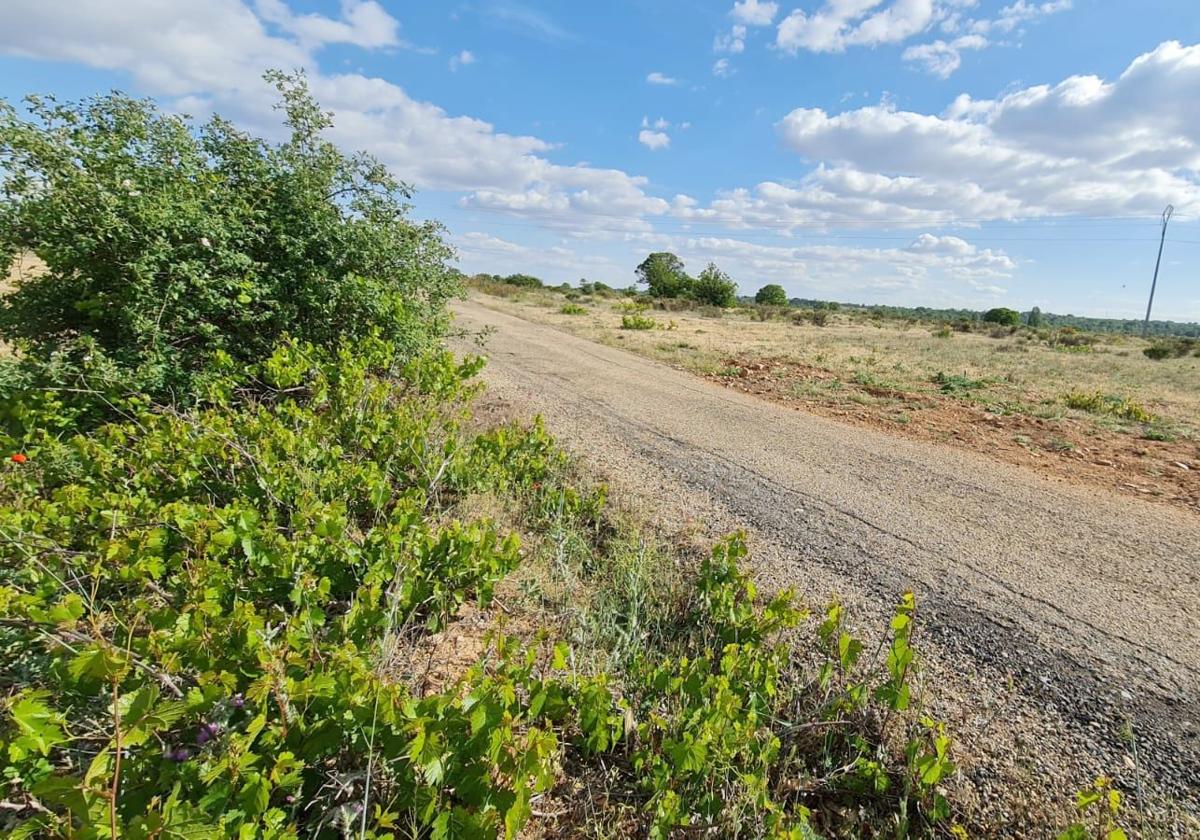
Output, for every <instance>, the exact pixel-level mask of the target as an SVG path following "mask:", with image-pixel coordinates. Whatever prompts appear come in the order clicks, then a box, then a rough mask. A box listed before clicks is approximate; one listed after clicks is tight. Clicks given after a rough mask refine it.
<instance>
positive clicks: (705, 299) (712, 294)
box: [692, 263, 737, 306]
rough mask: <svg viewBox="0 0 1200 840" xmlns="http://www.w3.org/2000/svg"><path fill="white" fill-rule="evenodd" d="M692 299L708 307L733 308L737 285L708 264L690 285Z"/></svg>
mask: <svg viewBox="0 0 1200 840" xmlns="http://www.w3.org/2000/svg"><path fill="white" fill-rule="evenodd" d="M692 297H694V298H695V299H696V300H697V301H699V302H700V303H707V304H709V305H710V306H733V305H734V304H735V303H737V284H736V283H734V282H733V281H732V280H730V279H729V275H728V274H726V273H725V272H724V271H721V269H719V268H717V267H716V266H715V265H714V264H713V263H709V264H708V267H707V268H706V269H704V271H702V272H700V276H699V277H697V278H696V280H695V281H694V282H693V283H692Z"/></svg>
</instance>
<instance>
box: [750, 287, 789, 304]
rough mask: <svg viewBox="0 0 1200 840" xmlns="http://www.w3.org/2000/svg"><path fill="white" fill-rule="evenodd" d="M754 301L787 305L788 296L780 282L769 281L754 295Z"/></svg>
mask: <svg viewBox="0 0 1200 840" xmlns="http://www.w3.org/2000/svg"><path fill="white" fill-rule="evenodd" d="M754 302H755V303H761V304H763V305H764V306H787V305H788V296H787V292H786V291H784V289H783V286H780V285H779V284H778V283H768V284H767V285H765V286H763V287H762V288H761V289H759V290H758V292H757V293H756V294H755V295H754Z"/></svg>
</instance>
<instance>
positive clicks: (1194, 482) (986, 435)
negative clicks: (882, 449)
mask: <svg viewBox="0 0 1200 840" xmlns="http://www.w3.org/2000/svg"><path fill="white" fill-rule="evenodd" d="M724 364H725V366H726V369H725V371H723V372H721V373H709V374H702V375H703V376H704V378H706V379H708V380H710V381H712V382H716V383H720V384H721V385H724V386H725V387H727V388H731V389H733V390H736V391H742V392H744V393H749V394H754V395H756V396H759V397H764V398H766V399H769V400H772V401H774V402H777V403H781V404H783V405H788V406H792V407H794V408H796V409H798V410H803V411H808V412H811V413H813V414H819V415H822V416H825V417H831V418H835V419H837V420H839V421H842V422H847V423H852V424H862V425H867V426H872V427H874V428H877V429H883V430H886V431H888V432H891V433H893V434H902V435H905V436H907V437H912V438H917V439H919V440H929V441H936V442H938V443H948V444H951V445H953V446H959V447H962V448H964V449H971V450H974V451H976V452H983V453H986V454H988V455H990V456H992V457H994V458H998V459H1000V460H1002V461H1007V462H1008V463H1010V464H1017V465H1020V466H1024V467H1029V468H1032V469H1033V470H1035V471H1037V472H1039V473H1041V474H1042V475H1045V476H1050V477H1053V478H1055V479H1057V480H1060V481H1069V482H1072V483H1076V484H1097V485H1102V486H1106V487H1111V488H1113V489H1115V490H1118V491H1120V492H1123V493H1133V494H1137V495H1140V496H1145V497H1150V498H1153V499H1158V500H1160V501H1164V502H1169V503H1171V504H1173V505H1178V506H1181V507H1185V508H1188V509H1191V510H1193V511H1200V444H1197V442H1196V441H1194V440H1187V439H1180V440H1175V441H1157V440H1147V439H1143V438H1136V437H1133V436H1132V435H1129V434H1125V433H1122V432H1117V431H1110V430H1108V429H1104V428H1102V427H1099V426H1097V425H1096V424H1095V423H1091V422H1088V421H1081V420H1075V419H1073V418H1070V417H1064V418H1042V417H1034V416H1031V415H1028V414H998V413H995V412H993V411H989V410H987V408H985V407H984V406H981V405H977V404H972V403H969V402H965V401H963V400H959V399H954V398H953V397H947V396H945V395H943V394H941V393H938V392H937V391H932V390H931V391H929V392H910V391H904V390H898V389H894V388H887V387H876V386H872V385H857V384H854V383H847V382H845V381H841V384H840V385H839V388H838V391H837V393H838V394H840V396H837V397H834V396H826V395H823V396H821V397H812V396H808V395H807V394H806V393H805V392H806V391H807V390H809V389H808V388H807V387H806V386H811V385H812V384H814V383H822V382H825V383H828V382H837V381H839V380H838V377H837V376H836V375H835V374H833V373H831V372H829V371H827V370H823V369H821V368H818V367H814V366H811V365H806V364H803V363H800V362H795V361H792V360H789V359H780V358H755V357H748V356H739V357H735V358H729V359H726V360H725V362H724ZM828 393H829V392H828V391H827V392H826V394H828ZM863 396H865V397H867V398H869V399H863V398H862V397H863Z"/></svg>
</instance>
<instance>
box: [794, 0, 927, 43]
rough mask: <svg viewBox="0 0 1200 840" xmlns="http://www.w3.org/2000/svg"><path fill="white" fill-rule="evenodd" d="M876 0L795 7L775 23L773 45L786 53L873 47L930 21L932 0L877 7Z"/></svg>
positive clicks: (897, 0) (902, 0)
mask: <svg viewBox="0 0 1200 840" xmlns="http://www.w3.org/2000/svg"><path fill="white" fill-rule="evenodd" d="M878 6H879V0H827V2H826V3H825V5H824V6H822V7H821V8H820V9H819V10H817V11H815V12H805V11H804V10H803V9H796V10H795V11H793V12H792V13H791V14H790V15H788V16H787V17H786V18H784V19H783V20H782V21H780V23H779V28H778V29H777V30H776V33H775V44H776V46H778V47H779V48H780V49H783V50H786V51H788V52H790V53H793V54H794V53H796V52H798V51H800V50H802V49H803V50H809V51H810V52H842V51H843V50H845V49H846V48H847V47H852V46H877V45H879V44H892V43H896V42H899V41H904V40H907V39H908V38H911V37H912V36H913V35H916V34H918V33H921V32H924V31H925V30H926V29H927V28H929V25H930V24H931V23H933V21H934V3H933V0H895V2H893V3H892V4H891V5H889V6H886V7H884V8H882V9H878V8H877V7H878Z"/></svg>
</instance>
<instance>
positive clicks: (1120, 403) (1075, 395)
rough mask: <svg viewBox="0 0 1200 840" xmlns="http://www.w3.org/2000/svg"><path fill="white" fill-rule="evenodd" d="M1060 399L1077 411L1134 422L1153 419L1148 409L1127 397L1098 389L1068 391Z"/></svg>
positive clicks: (1147, 421) (1146, 421) (1144, 421)
mask: <svg viewBox="0 0 1200 840" xmlns="http://www.w3.org/2000/svg"><path fill="white" fill-rule="evenodd" d="M1062 400H1063V403H1065V404H1066V406H1067V408H1073V409H1076V410H1077V411H1087V412H1089V413H1091V414H1107V415H1110V416H1113V417H1119V418H1120V419H1122V420H1130V421H1133V422H1135V423H1150V422H1153V421H1154V420H1155V416H1154V414H1153V413H1151V412H1150V411H1149V409H1147V408H1146V407H1145V406H1144V405H1142V404H1141V403H1140V402H1138V401H1136V400H1133V399H1130V398H1129V397H1121V396H1114V395H1112V394H1105V393H1102V392H1100V391H1068V392H1067V393H1066V394H1063V397H1062Z"/></svg>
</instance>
